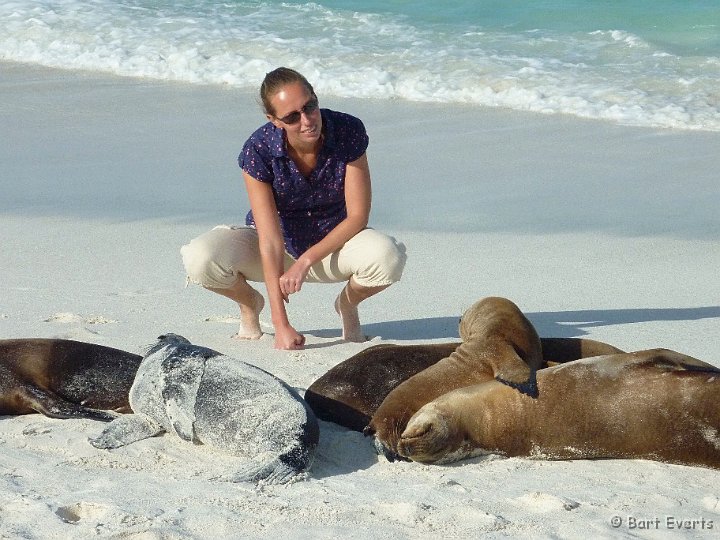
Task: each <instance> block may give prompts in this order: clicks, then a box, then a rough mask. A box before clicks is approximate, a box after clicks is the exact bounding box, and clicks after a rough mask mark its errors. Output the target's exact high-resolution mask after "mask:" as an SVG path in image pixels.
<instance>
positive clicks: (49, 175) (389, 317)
mask: <svg viewBox="0 0 720 540" xmlns="http://www.w3.org/2000/svg"><path fill="white" fill-rule="evenodd" d="M0 96H1V97H2V99H0V134H1V135H0V137H1V139H2V144H0V185H1V186H2V196H0V240H1V241H0V284H1V285H0V287H1V288H2V294H1V295H0V338H16V337H17V338H19V337H57V338H69V339H76V340H81V341H88V342H92V343H98V344H103V345H108V346H111V347H116V348H120V349H124V350H127V351H130V352H135V353H141V352H142V350H143V349H144V348H145V347H146V346H147V345H149V344H151V343H153V342H154V340H155V338H156V337H157V336H158V335H160V334H162V333H166V332H174V333H177V334H181V335H183V336H185V337H187V338H188V339H190V340H191V341H192V342H193V343H196V344H199V345H204V346H207V347H211V348H213V349H216V350H218V351H220V352H222V353H225V354H227V355H230V356H234V357H237V358H238V359H240V360H243V361H245V362H249V363H251V364H255V365H257V366H259V367H261V368H263V369H266V370H268V371H270V372H272V373H273V374H275V375H277V376H278V377H280V378H282V379H283V380H285V381H286V382H288V383H289V384H290V385H292V386H294V387H296V388H298V389H299V390H300V391H301V393H302V391H304V389H306V388H307V387H308V386H309V385H310V384H312V382H313V381H315V380H316V379H317V378H318V377H320V376H321V375H322V374H324V373H325V372H326V371H327V370H328V369H329V368H331V367H332V366H334V365H336V364H338V363H339V362H341V361H343V360H345V359H347V358H348V357H350V356H352V355H353V354H355V353H357V352H358V351H360V350H362V349H364V348H365V347H368V346H371V345H375V344H379V343H400V344H409V343H431V342H442V341H451V340H457V338H458V328H457V323H458V319H459V317H460V315H461V314H462V313H463V311H464V310H465V309H466V308H468V307H469V306H470V305H471V304H472V303H474V302H475V301H476V300H478V299H480V298H482V297H485V296H504V297H507V298H509V299H511V300H513V301H514V302H515V303H516V304H517V305H518V306H519V307H520V308H521V309H522V310H523V311H524V312H525V313H526V314H527V315H528V317H529V318H530V320H531V321H532V322H533V323H534V324H535V325H536V327H537V329H538V331H539V333H540V335H541V336H561V337H581V336H586V337H589V338H592V339H596V340H601V341H605V342H608V343H611V344H613V345H615V346H617V347H619V348H622V349H624V350H640V349H646V348H652V347H667V348H670V349H673V350H676V351H680V352H683V353H686V354H689V355H691V356H694V357H696V358H699V359H701V360H704V361H706V362H709V363H711V364H714V365H716V366H720V341H719V340H718V336H719V335H720V272H718V268H720V214H718V204H719V203H720V182H718V170H720V133H717V132H702V131H680V130H678V131H676V130H662V129H650V128H638V127H625V126H619V125H616V124H612V123H609V122H608V123H605V122H600V121H583V120H578V119H577V118H571V117H566V116H558V115H542V114H525V113H518V112H512V111H505V110H501V109H496V110H487V109H481V108H472V107H462V106H459V105H428V104H413V103H408V102H401V101H379V100H378V101H372V100H352V99H339V98H333V99H325V98H324V97H323V96H322V95H321V96H320V101H321V105H322V106H325V107H329V108H333V109H337V110H342V111H346V112H349V113H351V114H354V115H356V116H359V117H360V118H362V119H363V121H364V123H365V125H366V127H367V130H368V132H369V134H370V148H369V152H368V156H369V160H370V167H371V171H372V177H373V213H372V216H371V225H373V226H375V227H377V228H379V229H381V230H383V231H385V232H388V233H390V234H392V235H394V236H395V237H396V238H398V239H399V240H401V241H402V242H403V243H404V244H405V245H406V246H407V252H408V263H407V267H406V271H405V274H404V276H403V279H402V281H401V282H400V283H398V284H396V285H394V286H393V287H391V288H390V289H388V290H387V291H385V292H383V294H381V295H378V296H377V297H375V298H372V299H370V300H369V301H368V302H366V303H365V304H363V305H362V306H361V319H362V322H363V329H364V331H365V332H366V333H367V334H368V335H370V336H371V337H372V338H371V339H370V340H369V341H368V342H367V343H362V344H356V343H346V342H343V341H342V340H341V339H340V329H339V321H338V319H337V315H336V314H335V312H334V310H333V308H332V303H333V299H334V298H335V296H336V295H337V293H338V291H339V289H340V285H338V286H320V285H306V286H305V287H304V288H303V291H301V292H300V293H299V294H296V295H294V296H292V297H291V302H290V304H289V315H290V317H291V320H292V321H293V323H294V324H295V327H296V328H297V329H298V330H299V331H300V332H301V333H303V334H304V335H305V336H306V338H307V345H306V347H305V349H304V350H302V351H295V352H287V351H276V350H274V349H273V338H272V332H273V329H272V326H271V324H270V314H269V312H263V314H262V316H261V322H262V325H263V329H264V330H265V331H266V332H267V334H266V335H265V336H263V338H262V339H260V340H258V341H255V342H239V341H236V340H233V339H231V335H232V334H233V333H234V332H235V331H236V330H237V325H238V322H239V320H238V318H237V317H238V312H237V310H236V308H235V307H234V306H233V305H232V304H231V303H230V302H229V301H228V300H226V299H224V298H221V297H220V296H217V295H212V294H210V293H208V292H206V291H203V290H202V289H201V288H199V287H197V286H190V287H187V288H185V275H184V270H183V268H182V264H181V261H180V256H179V249H180V246H181V245H183V244H184V243H186V242H187V241H189V240H190V239H191V238H192V237H194V236H196V235H198V234H200V233H202V232H204V231H206V230H207V229H209V228H211V227H212V226H214V225H216V224H221V223H242V221H243V220H244V215H245V212H246V211H247V208H248V203H247V199H246V196H245V194H244V188H243V185H242V181H241V176H240V170H239V168H238V166H237V162H236V156H237V154H238V152H239V150H240V148H241V146H242V144H243V142H244V140H245V139H246V137H247V136H248V135H249V134H250V133H251V132H252V131H253V130H254V129H255V128H256V127H257V126H259V125H260V124H261V123H262V122H263V121H264V117H263V115H262V114H261V112H260V108H259V106H258V105H257V103H256V99H255V96H254V94H248V93H247V92H245V91H241V90H236V89H231V88H223V87H213V86H207V87H203V86H197V85H194V86H193V85H186V84H175V83H163V82H153V81H149V80H140V79H131V78H117V77H112V76H107V75H94V74H89V73H77V72H70V71H57V70H51V69H45V68H37V67H31V66H25V65H20V64H12V63H0ZM260 290H261V291H262V292H264V287H262V286H260ZM103 427H104V424H103V423H101V422H96V421H91V420H54V419H49V418H46V417H44V416H42V415H39V414H34V415H25V416H2V417H0V456H2V457H1V459H0V538H38V539H63V540H66V539H84V538H88V537H103V538H104V537H109V538H138V539H141V538H142V539H144V538H148V539H149V538H157V539H176V538H177V539H180V538H182V539H184V538H281V537H282V538H293V539H294V538H308V539H310V538H312V539H318V538H327V539H331V538H363V539H365V538H378V539H380V538H383V539H387V538H402V539H405V538H407V539H415V538H419V539H425V538H427V539H431V538H432V539H434V538H475V537H479V536H480V535H481V534H482V535H486V536H487V537H489V538H504V537H531V538H580V537H585V538H675V537H677V536H678V535H679V534H682V535H683V536H684V537H693V538H715V537H717V534H718V530H720V471H718V470H709V469H703V468H693V467H686V466H678V465H670V464H665V463H659V462H651V461H642V460H598V461H591V460H575V461H554V462H552V461H539V460H530V459H521V458H504V457H501V456H490V457H483V458H473V459H469V460H465V461H461V462H458V463H455V464H451V465H444V466H438V465H434V466H430V465H421V464H417V463H390V462H387V461H386V460H385V459H384V458H382V457H379V456H377V455H376V454H375V451H374V449H373V447H372V444H371V441H370V439H367V438H364V437H363V436H362V435H361V434H359V433H356V432H352V431H348V430H346V429H344V428H341V427H339V426H336V425H334V424H331V423H328V422H321V423H320V429H321V433H320V446H319V448H318V452H317V455H316V460H315V463H314V464H313V466H312V468H311V471H310V474H309V477H308V479H307V480H305V481H302V482H298V483H294V484H291V485H288V486H262V485H261V486H255V485H251V484H236V483H230V482H227V481H223V480H222V479H221V478H220V477H222V476H223V475H224V474H226V473H227V472H228V471H232V469H233V467H237V466H238V463H239V461H238V459H237V458H232V457H228V456H225V455H222V454H220V453H217V452H213V451H210V450H209V449H207V448H206V447H203V446H193V445H191V444H188V443H184V442H181V441H180V440H179V439H177V438H172V437H169V436H161V437H155V438H152V439H148V440H145V441H140V442H137V443H135V444H132V445H129V446H127V447H124V448H120V449H117V450H113V451H105V450H98V449H96V448H94V447H92V446H91V445H90V444H89V443H88V438H89V437H94V436H96V435H98V434H99V433H100V431H101V430H102V429H103ZM616 518H619V519H620V522H619V526H618V522H616V521H614V520H615V519H616ZM679 529H681V531H680V533H679Z"/></svg>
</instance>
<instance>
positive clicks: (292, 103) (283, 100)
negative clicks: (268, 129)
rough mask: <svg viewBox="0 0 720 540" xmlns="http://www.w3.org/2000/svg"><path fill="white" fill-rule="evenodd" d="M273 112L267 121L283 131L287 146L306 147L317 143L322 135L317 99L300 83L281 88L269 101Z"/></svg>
mask: <svg viewBox="0 0 720 540" xmlns="http://www.w3.org/2000/svg"><path fill="white" fill-rule="evenodd" d="M270 104H271V105H272V107H273V110H274V111H275V114H274V115H268V119H269V120H270V121H271V122H272V123H273V124H275V126H276V127H279V128H282V129H284V130H285V133H286V135H287V140H288V144H290V145H291V146H293V147H294V146H307V145H313V146H314V144H315V143H317V141H318V140H319V139H320V135H321V133H322V116H321V115H320V108H319V107H318V103H317V98H316V97H315V96H314V95H312V94H311V93H310V92H309V91H308V89H307V88H305V86H304V85H303V84H302V83H300V82H294V83H290V84H287V85H285V86H283V87H282V88H281V89H280V91H279V92H278V93H277V94H275V95H274V96H273V97H272V98H271V99H270Z"/></svg>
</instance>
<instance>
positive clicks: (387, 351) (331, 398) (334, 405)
mask: <svg viewBox="0 0 720 540" xmlns="http://www.w3.org/2000/svg"><path fill="white" fill-rule="evenodd" d="M540 343H541V346H542V356H543V367H546V366H547V365H548V364H550V365H552V364H558V363H563V362H569V361H572V360H578V359H580V358H587V357H590V356H600V355H603V354H614V353H620V352H623V351H621V350H620V349H618V348H617V347H613V346H612V345H608V344H607V343H602V342H600V341H595V340H592V339H586V338H547V337H544V338H540ZM459 345H460V342H459V341H453V342H449V343H433V344H420V345H395V344H382V345H374V346H372V347H368V348H367V349H364V350H362V351H360V352H359V353H357V354H355V355H353V356H351V357H350V358H348V359H347V360H345V361H343V362H341V363H340V364H338V365H336V366H335V367H333V368H332V369H330V370H328V371H327V372H326V373H325V374H324V375H322V376H321V377H320V378H319V379H317V380H316V381H315V382H314V383H313V384H312V385H311V386H310V387H309V388H308V389H307V391H306V392H305V400H306V401H307V402H308V404H309V405H310V407H311V408H312V409H313V411H314V412H315V415H316V416H317V417H318V418H320V419H321V420H326V421H328V422H334V423H336V424H339V425H341V426H343V427H346V428H349V429H352V430H355V431H362V430H363V429H364V428H365V426H367V425H368V424H369V423H370V419H371V418H372V415H373V414H375V411H377V409H378V407H380V404H381V403H382V402H383V400H384V399H385V397H386V396H387V395H388V394H389V393H390V392H391V391H392V390H393V389H395V388H396V387H397V386H398V385H399V384H400V383H402V382H404V381H406V380H407V379H409V378H410V377H412V376H413V375H415V374H417V373H419V372H421V371H422V370H423V369H426V368H428V367H430V366H432V365H433V364H436V363H438V362H439V361H440V360H442V359H443V358H446V357H448V356H450V354H452V352H453V351H454V350H455V349H457V348H458V346H459Z"/></svg>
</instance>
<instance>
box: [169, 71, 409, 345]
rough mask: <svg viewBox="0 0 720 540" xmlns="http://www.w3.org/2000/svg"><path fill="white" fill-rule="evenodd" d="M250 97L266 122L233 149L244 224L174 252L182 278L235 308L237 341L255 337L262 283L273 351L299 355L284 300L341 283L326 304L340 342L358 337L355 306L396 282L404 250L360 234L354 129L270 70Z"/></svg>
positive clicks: (366, 231) (303, 86) (358, 142)
mask: <svg viewBox="0 0 720 540" xmlns="http://www.w3.org/2000/svg"><path fill="white" fill-rule="evenodd" d="M260 98H261V100H262V104H263V107H264V109H265V115H266V116H267V119H268V120H269V122H268V123H266V124H265V125H263V126H262V127H260V128H259V129H258V130H257V131H255V133H253V134H252V135H251V136H250V138H249V139H248V140H247V142H246V143H245V145H244V146H243V149H242V153H241V154H240V156H239V158H238V162H239V164H240V167H241V168H242V171H243V178H244V180H245V186H246V188H247V192H248V198H249V200H250V207H251V211H250V212H249V213H248V214H247V217H246V226H245V227H240V226H227V225H221V226H219V227H215V228H214V229H213V230H211V231H209V232H207V233H205V234H203V235H201V236H199V237H197V238H195V239H193V240H192V241H191V242H190V243H189V244H188V245H185V246H183V247H182V249H181V254H182V257H183V263H184V264H185V269H186V270H187V273H188V277H189V279H190V280H191V281H193V282H196V283H199V284H200V285H202V286H203V287H205V288H206V289H208V290H210V291H213V292H216V293H218V294H221V295H223V296H226V297H228V298H230V299H231V300H234V301H235V302H237V303H238V304H239V305H240V317H241V327H240V330H239V332H238V334H237V336H235V337H237V338H239V339H258V338H259V337H260V336H261V335H262V330H261V329H260V311H261V310H262V309H263V307H264V305H265V299H264V298H263V296H262V295H261V294H260V293H259V292H258V291H256V290H255V289H253V288H252V287H251V286H250V285H249V284H248V281H265V286H266V288H267V293H268V299H269V301H270V311H271V315H272V323H273V326H274V327H275V348H276V349H301V348H302V347H303V345H304V343H305V337H304V336H303V335H301V334H299V333H298V332H297V331H296V330H295V328H294V327H293V326H292V325H291V324H290V321H289V320H288V316H287V312H286V310H285V303H286V302H288V301H289V297H290V295H291V294H293V293H296V292H298V291H300V289H301V288H302V285H303V283H305V282H309V283H337V282H342V281H347V284H346V285H345V287H344V288H343V290H342V291H341V292H340V294H339V295H338V297H337V299H336V300H335V310H336V311H337V313H338V314H339V315H340V319H341V321H342V335H343V339H345V340H347V341H364V340H365V336H364V335H363V334H362V331H361V328H360V319H359V316H358V304H359V303H360V302H362V301H363V300H365V299H367V298H369V297H371V296H373V295H374V294H377V293H378V292H380V291H382V290H383V289H386V288H387V287H389V286H390V285H392V284H393V283H395V282H396V281H398V280H399V279H400V276H401V275H402V271H403V267H404V265H405V248H404V246H403V245H402V244H400V243H398V242H396V241H395V239H394V238H392V237H390V236H387V235H384V234H382V233H380V232H377V231H375V230H373V229H370V228H368V226H367V225H368V218H369V215H370V200H371V189H370V170H369V167H368V162H367V156H366V154H365V150H366V149H367V146H368V136H367V133H366V131H365V127H364V126H363V123H362V122H361V121H360V120H359V119H358V118H355V117H353V116H350V115H348V114H345V113H341V112H336V111H331V110H329V109H320V107H319V104H318V98H317V96H316V95H315V91H314V90H313V87H312V86H311V85H310V83H309V82H308V81H307V79H305V77H303V76H302V75H301V74H300V73H298V72H297V71H294V70H292V69H289V68H283V67H281V68H278V69H276V70H274V71H271V72H270V73H268V74H267V75H266V76H265V80H264V81H263V83H262V86H261V87H260Z"/></svg>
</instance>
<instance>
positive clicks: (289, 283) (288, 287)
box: [279, 259, 310, 302]
mask: <svg viewBox="0 0 720 540" xmlns="http://www.w3.org/2000/svg"><path fill="white" fill-rule="evenodd" d="M309 271H310V263H309V262H307V261H305V260H303V259H300V260H297V261H295V263H294V264H293V265H292V266H291V267H290V268H288V270H287V272H285V273H284V274H283V275H282V276H280V279H279V282H280V291H282V294H283V298H284V299H285V301H286V302H288V301H289V296H290V295H291V294H293V293H296V292H299V291H300V289H302V286H303V283H305V279H306V278H307V275H308V272H309Z"/></svg>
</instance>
